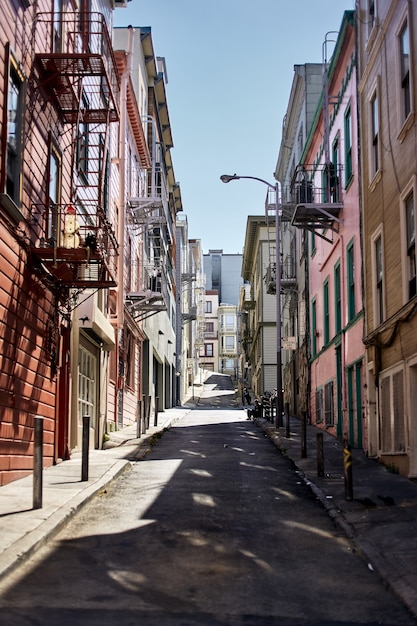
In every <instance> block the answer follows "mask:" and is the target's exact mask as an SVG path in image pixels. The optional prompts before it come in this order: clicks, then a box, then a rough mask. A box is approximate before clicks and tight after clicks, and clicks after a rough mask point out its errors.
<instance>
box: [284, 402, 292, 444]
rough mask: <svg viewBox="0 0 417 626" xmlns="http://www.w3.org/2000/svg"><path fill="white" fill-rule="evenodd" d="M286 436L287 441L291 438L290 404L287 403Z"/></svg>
mask: <svg viewBox="0 0 417 626" xmlns="http://www.w3.org/2000/svg"><path fill="white" fill-rule="evenodd" d="M285 436H286V438H287V439H289V438H290V437H291V432H290V403H289V402H286V403H285Z"/></svg>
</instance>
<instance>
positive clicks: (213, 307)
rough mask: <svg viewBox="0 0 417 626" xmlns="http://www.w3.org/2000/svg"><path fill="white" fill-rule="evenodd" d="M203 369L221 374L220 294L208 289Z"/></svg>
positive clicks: (201, 357)
mask: <svg viewBox="0 0 417 626" xmlns="http://www.w3.org/2000/svg"><path fill="white" fill-rule="evenodd" d="M200 363H201V367H202V368H203V369H205V370H209V371H211V372H219V371H220V369H219V367H220V365H219V294H218V291H217V289H206V291H205V307H204V348H203V353H202V354H201V356H200Z"/></svg>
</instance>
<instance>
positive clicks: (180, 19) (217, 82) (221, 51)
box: [114, 0, 355, 254]
mask: <svg viewBox="0 0 417 626" xmlns="http://www.w3.org/2000/svg"><path fill="white" fill-rule="evenodd" d="M354 4H355V3H354V0H293V1H288V0H256V1H253V0H132V1H131V2H130V3H129V4H128V7H127V8H126V9H116V10H115V12H114V17H115V25H116V26H128V25H132V26H137V27H140V26H151V28H152V40H153V44H154V50H155V54H156V55H157V56H162V57H165V61H166V67H167V75H168V84H167V87H166V90H167V98H168V108H169V115H170V121H171V129H172V134H173V139H174V147H173V149H172V151H171V154H172V160H173V164H174V171H175V177H176V179H177V181H178V182H179V183H180V186H181V195H182V202H183V208H184V214H186V215H187V219H188V226H189V237H190V239H201V241H202V246H203V250H204V252H205V253H206V252H208V250H209V249H215V248H216V249H217V248H220V249H223V251H224V252H225V253H232V254H234V253H241V252H242V249H243V245H244V237H245V229H246V217H247V215H257V214H262V213H263V212H264V202H265V196H266V191H267V187H266V186H265V185H263V184H262V183H259V182H256V181H251V180H240V181H232V182H231V183H229V184H227V185H225V184H224V183H222V182H221V181H220V180H219V177H220V175H221V174H225V173H226V174H234V173H237V174H240V175H242V176H243V175H246V176H257V177H259V178H263V179H266V180H267V181H269V182H271V183H274V176H273V172H274V170H275V165H276V161H277V157H278V152H279V146H280V142H281V129H282V121H283V118H284V115H285V112H286V109H287V104H288V99H289V95H290V90H291V85H292V80H293V76H294V65H295V64H302V63H320V62H321V61H322V58H323V42H324V39H325V36H326V33H328V32H330V31H338V30H339V27H340V24H341V21H342V17H343V12H344V10H347V9H354Z"/></svg>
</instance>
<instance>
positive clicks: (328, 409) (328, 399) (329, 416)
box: [324, 380, 334, 426]
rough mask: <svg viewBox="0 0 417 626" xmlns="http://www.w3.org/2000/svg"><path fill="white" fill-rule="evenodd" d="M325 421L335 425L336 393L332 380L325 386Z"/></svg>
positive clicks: (329, 424)
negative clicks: (334, 392)
mask: <svg viewBox="0 0 417 626" xmlns="http://www.w3.org/2000/svg"><path fill="white" fill-rule="evenodd" d="M324 421H325V423H326V425H327V426H333V424H334V394H333V381H332V380H331V381H330V382H328V383H326V384H325V386H324Z"/></svg>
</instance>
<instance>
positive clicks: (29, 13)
mask: <svg viewBox="0 0 417 626" xmlns="http://www.w3.org/2000/svg"><path fill="white" fill-rule="evenodd" d="M114 8H115V4H114V2H112V1H111V0H102V1H101V0H97V1H96V2H95V3H94V11H92V9H91V6H90V5H89V3H86V2H82V3H80V4H79V6H78V8H75V7H74V5H73V4H72V3H66V2H62V3H60V4H58V5H56V4H55V5H54V3H53V2H51V1H50V0H49V1H48V0H40V1H39V2H36V3H31V2H21V3H15V2H12V1H9V0H6V1H5V2H3V3H2V4H1V7H0V16H1V21H2V24H3V28H2V35H1V36H2V42H1V44H2V45H1V52H0V54H1V66H2V68H4V71H3V74H2V80H3V89H2V90H1V94H0V107H1V115H2V119H3V128H2V145H3V150H2V160H1V164H0V172H1V183H0V184H1V191H0V194H1V195H0V238H1V241H2V243H3V245H2V246H1V253H0V266H1V271H2V276H3V280H2V290H1V294H0V298H1V299H0V302H1V309H2V316H1V320H0V336H1V341H2V346H3V348H2V362H1V366H0V374H1V386H2V390H3V391H2V393H1V394H0V412H1V422H0V443H1V465H0V482H1V484H4V483H6V482H9V481H11V480H14V479H16V478H19V477H21V476H23V475H25V474H27V473H30V472H31V470H32V464H33V460H32V457H33V431H34V420H35V418H36V417H37V416H39V417H41V418H43V420H42V423H43V431H44V464H45V465H51V464H52V463H55V462H57V461H58V459H66V458H68V457H69V455H70V451H71V449H72V448H74V447H76V446H77V445H79V432H80V425H81V422H82V417H83V416H84V415H88V416H89V417H90V430H91V441H92V445H96V446H98V445H100V437H101V433H102V432H103V428H104V421H105V419H104V415H105V411H106V406H105V403H106V397H105V394H104V396H101V397H100V396H99V390H100V386H101V385H104V378H103V375H105V373H106V372H107V371H108V364H109V351H110V350H112V349H113V348H114V345H115V337H114V332H113V329H112V327H111V325H110V324H109V323H108V321H107V317H108V298H107V296H106V294H107V293H108V292H107V290H109V289H112V288H114V287H115V286H116V284H117V250H118V245H117V239H116V230H117V215H116V205H115V204H114V203H112V202H109V201H108V199H109V198H110V189H109V187H110V167H111V159H110V156H111V155H112V150H113V149H114V140H115V138H116V137H117V127H118V123H119V119H120V110H119V103H120V92H119V81H118V70H117V64H116V59H115V56H114V54H113V49H112V44H111V32H112V15H113V9H114ZM112 185H113V187H112V193H114V194H115V195H117V193H118V177H117V175H116V174H115V176H114V178H113V180H112ZM91 290H93V291H94V293H95V296H94V304H93V305H92V306H91V310H90V315H92V316H94V327H91V328H89V327H88V326H87V325H86V322H87V321H89V320H87V319H86V318H87V317H88V318H90V315H88V316H85V315H84V314H82V313H80V309H79V308H78V307H79V306H80V305H81V304H82V303H83V301H84V299H85V298H88V297H89V295H90V294H91ZM83 324H84V325H83ZM103 398H104V399H103Z"/></svg>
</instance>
